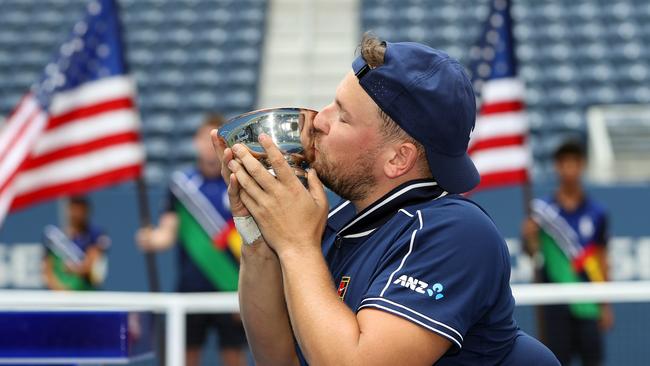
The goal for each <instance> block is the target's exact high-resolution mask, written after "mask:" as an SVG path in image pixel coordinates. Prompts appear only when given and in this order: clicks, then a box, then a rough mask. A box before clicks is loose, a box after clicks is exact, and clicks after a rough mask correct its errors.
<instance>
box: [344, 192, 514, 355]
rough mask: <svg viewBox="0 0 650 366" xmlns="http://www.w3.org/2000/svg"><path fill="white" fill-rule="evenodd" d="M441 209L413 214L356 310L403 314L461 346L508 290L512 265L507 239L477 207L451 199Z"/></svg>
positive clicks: (383, 260)
mask: <svg viewBox="0 0 650 366" xmlns="http://www.w3.org/2000/svg"><path fill="white" fill-rule="evenodd" d="M436 211H437V212H435V215H434V214H433V211H429V212H427V211H426V210H425V211H417V212H414V213H413V220H412V224H411V226H410V227H409V228H408V229H407V230H405V231H404V232H403V233H402V234H401V235H399V236H398V237H397V238H396V239H395V243H394V244H393V245H392V246H391V249H392V250H389V251H388V252H387V253H386V255H385V256H384V257H383V258H382V261H380V264H379V266H378V268H377V269H376V272H375V273H374V275H373V277H372V278H371V283H370V285H369V287H368V289H367V292H366V293H365V295H364V296H363V298H362V300H361V302H360V304H359V306H358V308H357V311H360V310H362V309H366V308H373V309H378V310H383V311H386V312H389V313H391V314H394V315H396V316H399V317H402V318H404V319H406V320H408V321H411V322H413V323H415V324H417V325H419V326H421V327H424V328H426V329H428V330H430V331H432V332H434V333H436V334H438V335H440V336H442V337H444V338H446V339H448V340H449V341H450V342H451V343H452V345H454V347H453V348H455V351H457V350H459V349H460V348H461V347H462V344H463V338H464V337H465V335H466V334H467V332H468V330H469V329H470V328H471V327H472V326H473V325H474V324H476V323H477V322H479V320H480V319H481V317H483V316H484V315H485V314H486V313H487V312H488V310H489V309H490V308H491V307H492V306H493V304H494V303H495V301H496V298H497V297H498V296H503V295H506V294H500V292H501V291H502V290H503V283H504V281H505V283H506V285H507V283H508V277H509V265H510V264H509V258H508V257H507V255H508V254H507V253H508V252H507V248H506V247H505V242H504V241H503V239H502V238H501V236H500V234H499V233H498V231H497V229H496V227H495V226H494V224H493V223H492V221H491V220H490V219H489V218H488V217H487V215H485V214H484V213H483V212H482V211H481V210H480V209H478V207H473V208H472V207H468V206H467V205H454V204H452V205H451V206H450V207H443V208H440V209H439V210H436ZM504 277H505V278H504ZM507 295H508V296H511V295H510V293H509V292H508V294H507Z"/></svg>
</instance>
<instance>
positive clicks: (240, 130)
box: [219, 108, 318, 184]
mask: <svg viewBox="0 0 650 366" xmlns="http://www.w3.org/2000/svg"><path fill="white" fill-rule="evenodd" d="M317 113H318V112H316V111H314V110H311V109H304V108H272V109H260V110H257V111H252V112H248V113H244V114H241V115H239V116H236V117H233V118H231V119H229V120H228V121H227V122H226V123H225V124H224V126H223V127H221V128H220V129H219V136H220V137H221V138H222V139H223V140H224V141H225V142H226V145H227V146H228V147H233V145H235V144H243V145H244V146H246V147H247V148H248V149H249V150H250V152H251V154H252V155H253V156H254V157H255V158H256V159H257V160H259V161H260V162H261V163H262V165H264V167H265V168H266V169H267V170H268V171H269V172H270V173H271V174H274V175H275V173H274V172H273V169H272V167H271V164H270V163H269V161H268V160H267V156H266V152H265V151H264V148H263V147H262V145H260V143H259V141H258V139H259V136H260V134H262V133H265V134H267V135H268V136H269V137H271V139H272V140H273V142H275V144H276V145H277V146H278V148H279V149H280V151H282V154H283V155H284V158H285V159H286V161H287V163H289V166H290V167H291V168H292V169H293V170H294V173H295V174H296V176H298V178H299V179H300V180H301V181H302V182H303V184H306V182H307V172H306V169H307V168H308V167H309V162H308V159H307V157H306V153H305V149H304V147H303V145H302V143H301V139H300V136H301V133H303V132H304V133H311V132H310V131H307V130H306V129H311V126H312V122H313V120H314V117H316V114H317Z"/></svg>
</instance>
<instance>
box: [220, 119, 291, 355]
mask: <svg viewBox="0 0 650 366" xmlns="http://www.w3.org/2000/svg"><path fill="white" fill-rule="evenodd" d="M211 137H212V142H213V144H214V148H215V152H216V154H217V156H218V157H219V159H220V160H221V161H222V162H223V164H222V176H223V177H224V179H225V180H226V183H228V197H229V199H230V209H231V211H232V214H233V216H239V217H242V216H248V215H250V213H249V212H248V210H247V209H246V207H245V206H244V205H243V203H242V202H241V200H240V199H239V194H240V192H239V185H238V182H237V180H236V178H235V177H234V176H233V175H231V172H230V170H229V169H228V167H227V164H228V162H229V161H230V160H232V159H233V155H232V151H231V150H230V149H227V148H226V147H225V145H224V144H223V141H222V140H221V139H219V137H218V135H217V133H216V131H212V132H211ZM239 308H240V312H241V317H242V322H243V324H244V329H245V330H246V338H247V339H248V343H249V346H250V349H251V352H252V354H253V358H254V359H255V364H257V365H283V366H284V365H297V364H298V357H297V355H296V351H295V344H294V338H293V332H292V331H291V327H290V325H289V315H288V313H287V306H286V303H285V301H284V294H283V291H282V274H281V271H280V264H279V261H278V257H277V255H276V254H275V253H274V252H273V251H272V250H271V249H270V248H269V247H268V245H267V244H266V242H265V241H264V239H263V238H260V239H258V240H257V241H256V242H255V243H254V244H253V245H246V244H244V245H243V246H242V257H241V264H240V269H239Z"/></svg>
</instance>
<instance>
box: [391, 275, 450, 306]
mask: <svg viewBox="0 0 650 366" xmlns="http://www.w3.org/2000/svg"><path fill="white" fill-rule="evenodd" d="M393 284H395V285H400V286H402V287H406V288H408V289H411V290H412V291H415V292H417V293H419V294H423V295H428V296H429V297H433V298H435V299H436V300H440V299H442V298H443V297H445V295H443V293H442V290H443V289H444V286H443V285H442V284H441V283H434V284H433V285H431V287H429V284H428V283H426V282H424V281H422V280H418V279H417V278H413V277H411V276H407V275H401V276H400V277H399V278H398V279H396V280H395V281H393Z"/></svg>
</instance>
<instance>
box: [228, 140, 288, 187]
mask: <svg viewBox="0 0 650 366" xmlns="http://www.w3.org/2000/svg"><path fill="white" fill-rule="evenodd" d="M232 152H233V153H234V156H235V157H236V158H237V160H238V161H239V162H240V163H241V164H239V165H238V166H242V167H243V168H244V169H245V170H246V172H247V175H249V178H251V179H253V180H254V181H255V182H257V183H256V184H258V185H259V187H261V188H262V189H263V190H265V191H267V192H270V191H271V190H272V189H273V187H274V186H275V185H276V184H277V182H276V180H275V177H273V175H271V173H269V172H268V171H267V170H266V168H265V167H264V166H263V165H262V163H260V162H259V161H258V160H257V159H255V157H254V156H253V155H252V154H251V153H250V151H249V150H248V148H246V147H244V146H243V145H241V144H235V146H233V147H232ZM231 161H235V162H237V161H236V160H231ZM229 164H230V163H229ZM228 167H229V168H230V170H233V166H231V165H229V166H228ZM237 178H239V175H238V176H237ZM240 183H242V187H243V188H244V189H246V190H248V188H247V187H246V186H245V185H244V184H243V183H244V182H242V181H240Z"/></svg>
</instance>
